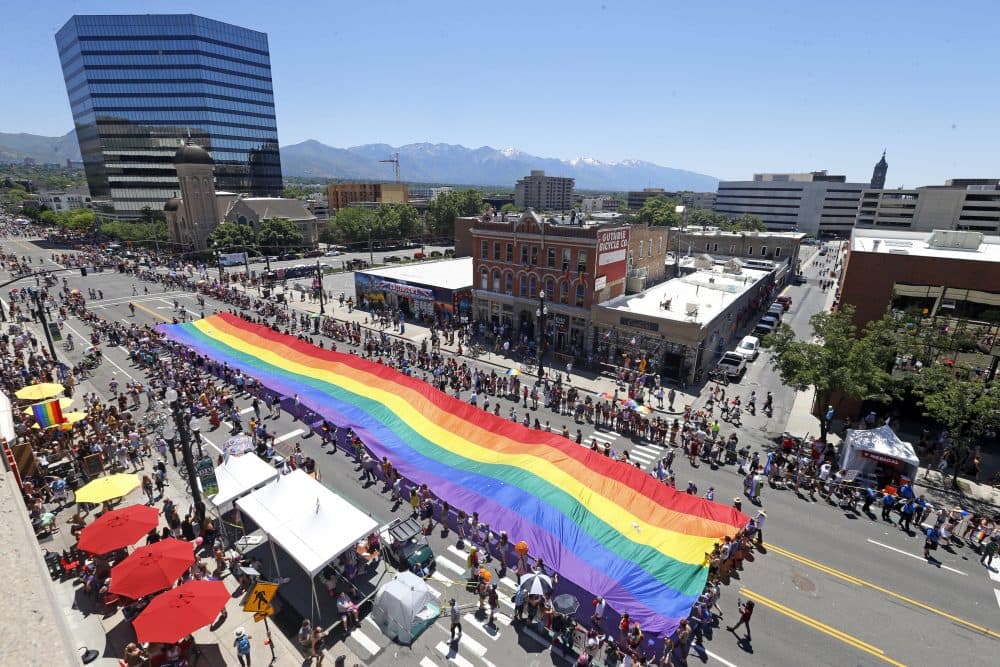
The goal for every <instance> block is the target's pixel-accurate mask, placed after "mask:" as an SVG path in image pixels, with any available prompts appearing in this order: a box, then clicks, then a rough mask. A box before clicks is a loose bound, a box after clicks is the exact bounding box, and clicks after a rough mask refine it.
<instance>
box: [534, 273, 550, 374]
mask: <svg viewBox="0 0 1000 667" xmlns="http://www.w3.org/2000/svg"><path fill="white" fill-rule="evenodd" d="M548 314H549V309H548V307H547V306H546V305H545V290H542V291H541V292H539V293H538V308H536V309H535V316H536V317H537V318H538V336H537V339H538V340H537V341H536V343H535V347H536V348H537V350H536V353H537V354H538V381H539V382H541V381H542V379H543V378H544V377H545V369H544V368H542V354H543V352H544V348H545V317H546V316H547V315H548Z"/></svg>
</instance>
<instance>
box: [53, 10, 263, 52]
mask: <svg viewBox="0 0 1000 667" xmlns="http://www.w3.org/2000/svg"><path fill="white" fill-rule="evenodd" d="M83 18H89V17H84V16H79V17H76V19H77V20H76V24H75V26H72V27H71V26H69V25H67V28H69V29H70V30H71V31H72V32H70V31H67V32H66V33H64V32H63V30H60V31H59V36H58V37H57V41H58V42H59V43H60V44H61V45H62V48H67V47H68V46H69V45H70V44H72V42H74V41H78V42H80V43H81V44H85V43H100V42H117V41H119V40H122V39H129V38H137V37H138V38H141V40H142V41H144V42H146V41H166V42H170V41H173V40H175V39H191V40H195V41H198V42H209V43H213V44H218V45H219V46H224V47H232V48H240V49H243V50H246V51H256V52H257V53H261V54H267V52H268V49H267V35H265V34H264V33H262V32H257V31H256V30H248V29H247V28H240V27H239V26H234V25H229V24H225V23H217V25H216V26H210V25H207V24H205V23H197V22H196V23H195V24H191V23H190V22H188V21H178V20H177V18H178V17H170V18H171V19H172V20H171V21H168V22H164V23H160V24H159V25H151V24H149V23H146V22H145V21H144V22H142V23H139V22H135V21H133V22H128V23H124V22H123V23H109V22H105V23H100V24H97V23H90V24H88V23H84V22H83V21H81V20H80V19H83ZM102 18H103V17H102ZM107 18H112V19H121V18H140V17H128V16H110V17H107ZM141 18H143V19H155V18H159V17H155V16H149V17H141ZM220 26H224V27H220ZM73 27H75V28H76V30H73ZM192 28H194V30H192Z"/></svg>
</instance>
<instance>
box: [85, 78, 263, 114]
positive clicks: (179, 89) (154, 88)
mask: <svg viewBox="0 0 1000 667" xmlns="http://www.w3.org/2000/svg"><path fill="white" fill-rule="evenodd" d="M233 92H234V91H233V90H232V89H231V88H221V87H218V86H210V85H202V84H197V85H180V84H152V85H150V84H145V85H141V86H128V85H114V86H104V85H101V86H90V89H89V90H88V91H87V93H86V95H85V96H84V97H83V98H78V99H76V100H70V104H73V103H78V102H81V101H83V99H85V98H86V97H87V96H89V97H90V98H92V99H95V100H119V99H124V100H141V99H145V98H153V99H162V98H165V97H177V98H194V99H213V100H227V101H230V102H241V103H244V104H254V105H258V106H263V107H270V108H272V109H273V108H274V95H270V94H267V93H255V94H251V95H242V94H241V95H239V96H238V97H237V96H235V95H233Z"/></svg>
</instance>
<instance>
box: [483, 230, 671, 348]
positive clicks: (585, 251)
mask: <svg viewBox="0 0 1000 667" xmlns="http://www.w3.org/2000/svg"><path fill="white" fill-rule="evenodd" d="M470 231H471V245H472V256H473V292H474V302H475V306H474V314H475V317H476V319H477V320H479V321H480V322H485V323H491V324H495V325H498V326H501V327H502V328H503V330H504V337H505V338H507V339H510V340H511V341H512V343H516V342H517V341H524V340H525V339H527V341H529V342H531V341H534V340H535V336H536V327H537V325H538V316H537V314H536V311H537V310H538V305H539V293H540V292H543V291H544V292H545V303H546V307H547V308H548V313H549V315H548V319H547V321H546V324H547V327H546V328H547V331H546V337H547V340H548V345H549V346H550V349H551V350H552V351H553V352H554V353H555V354H556V355H560V356H558V357H557V359H558V360H563V361H565V360H568V359H569V357H572V356H580V355H585V354H586V350H587V349H589V347H590V340H591V337H592V335H593V332H592V326H591V308H592V307H593V306H594V305H596V304H598V303H601V302H603V301H607V300H608V299H612V298H614V297H617V296H621V295H623V294H625V293H626V289H627V288H629V287H631V288H633V289H634V290H635V291H638V290H639V289H643V288H644V287H645V286H647V285H650V284H653V282H655V281H660V280H663V277H664V260H665V257H666V245H667V244H666V229H665V228H648V227H638V226H636V227H630V226H629V225H622V224H616V223H606V224H594V223H587V222H583V223H582V224H580V223H575V222H574V223H568V222H563V221H557V222H551V221H550V222H546V221H543V219H542V218H541V217H540V216H538V215H537V214H535V213H533V212H530V211H529V212H528V213H525V214H524V215H522V216H519V217H516V218H514V217H510V218H509V219H507V220H503V219H498V218H489V217H484V218H482V219H478V220H476V221H475V222H474V223H473V224H472V227H471V230H470ZM640 278H641V279H640Z"/></svg>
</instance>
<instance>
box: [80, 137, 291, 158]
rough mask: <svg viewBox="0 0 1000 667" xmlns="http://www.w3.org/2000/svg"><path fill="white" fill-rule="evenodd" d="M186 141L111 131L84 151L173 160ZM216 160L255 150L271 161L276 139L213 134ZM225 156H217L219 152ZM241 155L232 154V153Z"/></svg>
mask: <svg viewBox="0 0 1000 667" xmlns="http://www.w3.org/2000/svg"><path fill="white" fill-rule="evenodd" d="M183 141H184V135H181V134H175V135H173V136H172V137H170V138H169V139H167V140H166V141H164V140H162V139H153V138H145V137H142V136H141V135H140V136H137V135H127V134H126V135H115V134H111V133H105V134H102V136H101V140H100V142H88V143H87V144H86V145H85V151H84V152H90V153H100V152H101V150H102V146H103V150H105V151H108V152H113V151H128V152H131V153H134V154H136V155H143V154H151V155H167V156H169V158H170V159H171V160H172V159H173V155H174V153H175V152H177V147H178V146H180V145H181V143H182V142H183ZM209 150H210V151H211V153H212V157H213V159H216V160H217V161H220V160H221V161H225V160H233V159H236V160H244V161H246V160H247V157H248V155H250V154H251V153H253V154H255V155H259V156H263V158H265V162H266V161H268V160H270V159H271V158H270V157H269V156H275V157H274V160H276V159H277V155H278V149H277V145H276V144H275V143H274V142H259V141H247V140H245V139H238V138H230V137H226V136H224V135H218V134H216V135H213V136H212V145H211V148H210V149H209ZM217 154H218V155H219V156H221V157H219V158H215V156H216V155H217ZM234 154H235V155H237V156H238V157H235V158H234V157H232V155H234Z"/></svg>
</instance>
